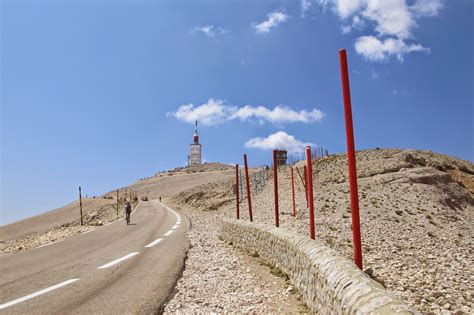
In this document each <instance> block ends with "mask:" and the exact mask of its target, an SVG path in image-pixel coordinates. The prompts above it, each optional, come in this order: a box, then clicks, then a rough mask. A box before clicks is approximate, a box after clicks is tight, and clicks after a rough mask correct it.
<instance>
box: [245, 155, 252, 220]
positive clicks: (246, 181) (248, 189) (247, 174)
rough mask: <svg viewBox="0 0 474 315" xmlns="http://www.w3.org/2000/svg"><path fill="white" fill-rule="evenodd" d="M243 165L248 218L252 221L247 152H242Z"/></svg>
mask: <svg viewBox="0 0 474 315" xmlns="http://www.w3.org/2000/svg"><path fill="white" fill-rule="evenodd" d="M244 165H245V184H246V185H247V199H248V203H249V218H250V222H253V216H252V199H251V198H250V184H249V169H248V166H247V154H244Z"/></svg>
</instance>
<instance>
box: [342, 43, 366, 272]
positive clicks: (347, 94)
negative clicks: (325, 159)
mask: <svg viewBox="0 0 474 315" xmlns="http://www.w3.org/2000/svg"><path fill="white" fill-rule="evenodd" d="M339 62H340V65H341V80H342V95H343V98H344V117H345V121H346V139H347V162H348V165H349V184H350V192H351V208H352V239H353V242H354V262H355V264H356V265H357V266H358V267H359V268H360V269H362V241H361V237H360V216H359V192H358V189H357V169H356V155H355V144H354V128H353V125H352V105H351V90H350V86H349V71H348V70H347V55H346V50H345V49H341V50H339Z"/></svg>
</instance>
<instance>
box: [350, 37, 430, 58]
mask: <svg viewBox="0 0 474 315" xmlns="http://www.w3.org/2000/svg"><path fill="white" fill-rule="evenodd" d="M355 50H356V51H357V53H359V54H361V55H363V56H364V57H365V58H366V59H367V60H370V61H385V60H387V58H388V57H390V56H396V57H397V59H398V60H400V61H403V58H404V56H405V55H406V54H408V53H411V52H415V51H418V52H427V53H429V52H430V49H429V48H425V47H423V46H421V45H420V44H409V43H407V42H405V41H404V40H402V39H396V38H387V39H385V40H380V39H378V38H377V37H375V36H361V37H359V38H357V40H356V43H355Z"/></svg>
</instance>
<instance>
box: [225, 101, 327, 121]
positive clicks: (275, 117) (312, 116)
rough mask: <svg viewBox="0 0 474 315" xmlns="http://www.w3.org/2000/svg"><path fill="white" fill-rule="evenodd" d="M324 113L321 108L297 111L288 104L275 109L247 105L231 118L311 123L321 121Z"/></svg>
mask: <svg viewBox="0 0 474 315" xmlns="http://www.w3.org/2000/svg"><path fill="white" fill-rule="evenodd" d="M323 117H324V113H323V112H322V111H320V110H319V109H313V110H311V111H309V112H308V111H306V110H300V111H295V110H293V109H291V108H289V107H286V106H281V105H279V106H276V107H274V108H273V109H270V108H267V107H264V106H257V107H254V106H250V105H246V106H244V107H240V108H238V109H237V110H236V111H235V112H234V113H233V115H232V116H231V119H234V118H238V119H240V120H242V121H246V120H249V119H252V118H253V119H256V120H258V121H260V122H262V123H263V122H265V121H267V122H270V123H273V124H275V123H294V122H301V123H311V122H316V121H320V120H321V119H323Z"/></svg>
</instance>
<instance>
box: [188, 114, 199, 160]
mask: <svg viewBox="0 0 474 315" xmlns="http://www.w3.org/2000/svg"><path fill="white" fill-rule="evenodd" d="M195 165H201V144H200V143H199V134H198V131H197V121H196V125H195V127H194V136H193V143H191V145H190V149H189V155H188V166H195Z"/></svg>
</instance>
